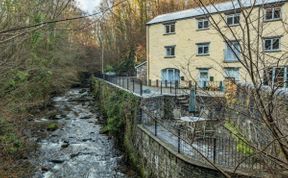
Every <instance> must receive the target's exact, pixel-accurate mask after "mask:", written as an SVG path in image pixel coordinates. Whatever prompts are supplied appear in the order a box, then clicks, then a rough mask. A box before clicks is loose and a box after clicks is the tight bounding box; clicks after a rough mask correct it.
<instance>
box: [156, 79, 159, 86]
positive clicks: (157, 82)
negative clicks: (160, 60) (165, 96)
mask: <svg viewBox="0 0 288 178" xmlns="http://www.w3.org/2000/svg"><path fill="white" fill-rule="evenodd" d="M156 87H157V88H158V87H159V80H158V79H157V80H156Z"/></svg>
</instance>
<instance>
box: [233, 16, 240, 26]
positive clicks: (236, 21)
mask: <svg viewBox="0 0 288 178" xmlns="http://www.w3.org/2000/svg"><path fill="white" fill-rule="evenodd" d="M239 22H240V15H236V16H235V17H234V24H239Z"/></svg>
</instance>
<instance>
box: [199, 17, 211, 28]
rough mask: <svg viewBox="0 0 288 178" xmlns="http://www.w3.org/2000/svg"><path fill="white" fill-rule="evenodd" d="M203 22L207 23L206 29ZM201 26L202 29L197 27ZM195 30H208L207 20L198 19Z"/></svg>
mask: <svg viewBox="0 0 288 178" xmlns="http://www.w3.org/2000/svg"><path fill="white" fill-rule="evenodd" d="M205 22H207V23H208V24H207V27H205V25H204V24H205ZM200 23H201V24H202V27H201V28H200V27H199V24H200ZM197 28H198V29H199V30H205V29H208V28H209V20H208V19H207V18H201V19H198V20H197Z"/></svg>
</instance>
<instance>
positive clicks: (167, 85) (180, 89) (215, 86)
mask: <svg viewBox="0 0 288 178" xmlns="http://www.w3.org/2000/svg"><path fill="white" fill-rule="evenodd" d="M97 77H100V78H102V79H104V80H106V81H109V82H111V83H113V84H115V85H118V86H119V87H122V88H125V89H127V90H129V91H131V92H133V93H137V94H139V95H141V96H142V95H163V94H167V95H183V94H189V93H190V89H191V87H192V86H195V87H196V89H197V90H203V91H220V92H222V91H224V84H223V82H222V81H221V82H214V81H213V82H211V81H202V82H201V83H200V85H199V83H198V82H193V81H178V80H176V81H167V80H165V81H160V80H154V81H153V80H147V81H142V80H140V79H137V78H136V77H128V76H108V75H103V76H97Z"/></svg>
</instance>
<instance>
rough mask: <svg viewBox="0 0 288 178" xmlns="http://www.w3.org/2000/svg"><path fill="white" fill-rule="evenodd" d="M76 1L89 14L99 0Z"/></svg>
mask: <svg viewBox="0 0 288 178" xmlns="http://www.w3.org/2000/svg"><path fill="white" fill-rule="evenodd" d="M76 1H77V2H78V6H79V8H80V9H81V10H83V11H85V12H88V13H89V14H91V13H93V11H94V10H95V8H96V7H97V6H98V5H99V4H100V1H101V0H76Z"/></svg>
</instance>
